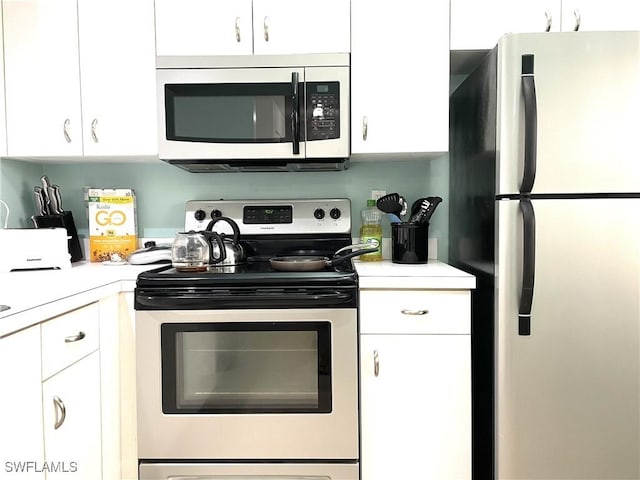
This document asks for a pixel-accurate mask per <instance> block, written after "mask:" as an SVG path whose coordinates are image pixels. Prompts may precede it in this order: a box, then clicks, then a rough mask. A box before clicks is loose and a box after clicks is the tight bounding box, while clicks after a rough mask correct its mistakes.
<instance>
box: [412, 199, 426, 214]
mask: <svg viewBox="0 0 640 480" xmlns="http://www.w3.org/2000/svg"><path fill="white" fill-rule="evenodd" d="M425 200H427V201H428V199H427V197H422V198H418V199H417V200H416V201H415V202H413V203H412V204H411V217H413V216H414V215H415V214H416V213H418V211H419V210H420V207H421V206H422V202H424V201H425ZM411 217H409V218H411Z"/></svg>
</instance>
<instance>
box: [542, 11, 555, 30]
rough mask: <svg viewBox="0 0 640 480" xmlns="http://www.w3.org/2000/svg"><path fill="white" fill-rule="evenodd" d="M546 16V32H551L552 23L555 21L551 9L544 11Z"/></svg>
mask: <svg viewBox="0 0 640 480" xmlns="http://www.w3.org/2000/svg"><path fill="white" fill-rule="evenodd" d="M544 17H545V18H546V19H547V26H546V28H545V29H544V31H545V32H550V31H551V24H552V23H553V16H552V15H551V11H550V10H545V11H544Z"/></svg>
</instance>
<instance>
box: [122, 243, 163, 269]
mask: <svg viewBox="0 0 640 480" xmlns="http://www.w3.org/2000/svg"><path fill="white" fill-rule="evenodd" d="M127 260H128V261H129V263H130V264H131V265H148V264H151V263H165V262H171V260H172V259H171V246H170V245H155V243H154V244H153V245H151V246H148V247H145V248H141V249H139V250H136V251H135V252H133V253H132V254H131V255H129V258H128V259H127Z"/></svg>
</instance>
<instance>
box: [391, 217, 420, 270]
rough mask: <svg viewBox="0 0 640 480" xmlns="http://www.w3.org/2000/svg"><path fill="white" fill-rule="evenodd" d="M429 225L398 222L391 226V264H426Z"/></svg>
mask: <svg viewBox="0 0 640 480" xmlns="http://www.w3.org/2000/svg"><path fill="white" fill-rule="evenodd" d="M428 235H429V224H428V223H412V222H400V223H392V224H391V262H393V263H427V260H428V257H429V242H428V238H427V237H428Z"/></svg>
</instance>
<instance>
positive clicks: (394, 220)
mask: <svg viewBox="0 0 640 480" xmlns="http://www.w3.org/2000/svg"><path fill="white" fill-rule="evenodd" d="M387 218H388V219H389V222H391V223H400V222H401V221H402V220H400V217H399V216H398V215H395V214H393V213H387Z"/></svg>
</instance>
